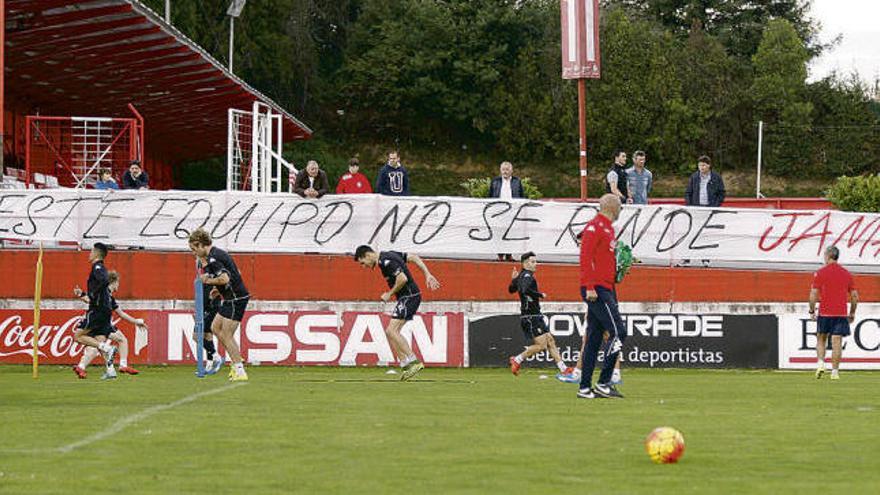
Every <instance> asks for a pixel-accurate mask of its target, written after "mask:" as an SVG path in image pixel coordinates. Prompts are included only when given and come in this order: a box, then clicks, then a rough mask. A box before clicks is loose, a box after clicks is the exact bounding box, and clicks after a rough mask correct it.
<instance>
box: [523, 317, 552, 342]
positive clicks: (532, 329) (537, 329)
mask: <svg viewBox="0 0 880 495" xmlns="http://www.w3.org/2000/svg"><path fill="white" fill-rule="evenodd" d="M519 323H520V325H521V326H522V331H523V335H525V336H526V340H534V339H535V338H537V337H540V336H541V335H544V334H545V333H548V332H550V328H549V327H548V326H547V322H546V321H545V320H544V315H523V316H522V317H520V322H519Z"/></svg>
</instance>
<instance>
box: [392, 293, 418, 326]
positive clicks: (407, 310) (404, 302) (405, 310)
mask: <svg viewBox="0 0 880 495" xmlns="http://www.w3.org/2000/svg"><path fill="white" fill-rule="evenodd" d="M421 304H422V294H421V293H419V294H412V295H409V296H402V297H398V298H397V302H396V303H395V304H394V309H393V310H392V311H391V319H392V320H404V321H410V320H412V319H413V316H415V315H416V311H418V310H419V305H421Z"/></svg>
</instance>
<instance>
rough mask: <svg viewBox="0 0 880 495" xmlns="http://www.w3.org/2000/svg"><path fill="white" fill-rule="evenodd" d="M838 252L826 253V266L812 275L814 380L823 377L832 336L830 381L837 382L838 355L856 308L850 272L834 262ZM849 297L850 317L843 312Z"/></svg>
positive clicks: (838, 377)
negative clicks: (817, 307) (829, 341)
mask: <svg viewBox="0 0 880 495" xmlns="http://www.w3.org/2000/svg"><path fill="white" fill-rule="evenodd" d="M838 258H840V250H839V249H837V247H836V246H829V247H828V248H827V249H825V266H824V267H822V268H821V269H819V271H817V272H816V273H815V274H813V286H812V288H811V289H810V318H812V319H814V320H817V325H818V333H817V334H816V361H817V368H816V378H822V375H823V374H825V350H826V349H827V347H828V335H829V334H830V335H831V379H832V380H839V379H840V374H839V372H838V367H839V366H840V354H841V349H842V348H843V338H844V337H846V336H847V335H849V333H850V331H849V324H850V323H852V322H853V320H855V316H856V306H858V305H859V293H858V292H856V284H855V281H853V276H852V274H851V273H849V271H848V270H847V269H846V268H844V267H842V266H840V264H839V263H838V262H837V260H838ZM847 296H849V303H850V306H849V313H847V312H846V300H847ZM817 301H821V302H820V304H819V317H818V319H817V318H816V302H817Z"/></svg>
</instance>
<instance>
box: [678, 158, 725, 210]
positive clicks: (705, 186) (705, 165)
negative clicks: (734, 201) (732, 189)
mask: <svg viewBox="0 0 880 495" xmlns="http://www.w3.org/2000/svg"><path fill="white" fill-rule="evenodd" d="M697 168H698V169H699V170H697V171H696V172H694V173H693V175H691V179H690V181H688V185H687V189H686V190H685V193H684V201H685V204H686V205H688V206H712V207H718V206H721V203H723V202H724V196H725V191H724V180H723V179H722V178H721V175H719V174H718V173H717V172H713V171H712V160H711V159H710V158H709V157H708V156H706V155H703V156H701V157H700V158H699V159H697Z"/></svg>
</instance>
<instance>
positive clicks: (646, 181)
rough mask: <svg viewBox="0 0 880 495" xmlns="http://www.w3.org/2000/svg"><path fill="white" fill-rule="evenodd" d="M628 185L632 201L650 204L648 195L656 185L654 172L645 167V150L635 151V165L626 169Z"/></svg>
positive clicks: (638, 203) (639, 203)
mask: <svg viewBox="0 0 880 495" xmlns="http://www.w3.org/2000/svg"><path fill="white" fill-rule="evenodd" d="M626 180H627V186H628V187H629V195H630V198H631V199H632V203H633V204H636V205H646V204H648V196H649V195H650V194H651V189H652V188H653V187H654V174H652V173H651V171H650V170H648V169H647V168H645V152H644V151H641V150H639V151H636V152H635V153H633V166H632V167H630V168H628V169H626Z"/></svg>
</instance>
